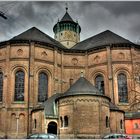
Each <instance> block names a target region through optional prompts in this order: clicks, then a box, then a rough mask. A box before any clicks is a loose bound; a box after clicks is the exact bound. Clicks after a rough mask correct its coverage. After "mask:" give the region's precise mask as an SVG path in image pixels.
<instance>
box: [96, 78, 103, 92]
mask: <svg viewBox="0 0 140 140" xmlns="http://www.w3.org/2000/svg"><path fill="white" fill-rule="evenodd" d="M95 86H96V88H97V89H98V90H99V91H100V92H101V94H104V78H103V76H102V75H97V76H96V78H95Z"/></svg>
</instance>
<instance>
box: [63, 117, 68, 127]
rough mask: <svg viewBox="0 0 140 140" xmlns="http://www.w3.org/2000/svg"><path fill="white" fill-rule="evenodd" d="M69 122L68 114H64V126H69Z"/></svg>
mask: <svg viewBox="0 0 140 140" xmlns="http://www.w3.org/2000/svg"><path fill="white" fill-rule="evenodd" d="M68 124H69V120H68V116H64V127H68Z"/></svg>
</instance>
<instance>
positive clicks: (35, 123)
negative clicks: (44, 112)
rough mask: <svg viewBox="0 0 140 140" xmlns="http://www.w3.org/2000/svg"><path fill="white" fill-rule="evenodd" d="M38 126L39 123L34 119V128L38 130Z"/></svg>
mask: <svg viewBox="0 0 140 140" xmlns="http://www.w3.org/2000/svg"><path fill="white" fill-rule="evenodd" d="M36 126H37V121H36V119H34V128H35V129H36Z"/></svg>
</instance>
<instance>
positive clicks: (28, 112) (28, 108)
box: [27, 41, 31, 137]
mask: <svg viewBox="0 0 140 140" xmlns="http://www.w3.org/2000/svg"><path fill="white" fill-rule="evenodd" d="M30 59H31V41H29V65H28V102H27V137H28V136H29V134H30V65H31V62H30Z"/></svg>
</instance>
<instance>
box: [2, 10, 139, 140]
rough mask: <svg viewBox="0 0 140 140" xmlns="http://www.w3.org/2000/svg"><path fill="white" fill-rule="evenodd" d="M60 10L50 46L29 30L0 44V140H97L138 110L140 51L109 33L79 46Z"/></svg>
mask: <svg viewBox="0 0 140 140" xmlns="http://www.w3.org/2000/svg"><path fill="white" fill-rule="evenodd" d="M67 10H68V9H67V8H66V13H65V15H64V16H63V18H62V19H61V20H60V21H58V22H57V23H56V24H55V25H54V28H53V31H54V38H55V39H53V38H51V37H50V36H48V35H46V34H45V33H43V32H42V31H40V30H39V29H37V28H36V27H33V28H31V29H29V30H27V31H25V32H23V33H21V34H20V35H17V36H15V37H13V38H12V39H10V40H8V41H4V42H1V43H0V136H5V137H8V138H24V137H25V136H27V135H29V134H32V133H37V132H39V133H55V134H57V135H58V136H60V138H100V137H101V136H103V135H105V134H108V133H125V117H127V113H129V114H133V112H138V111H139V109H140V108H139V91H140V86H139V81H140V76H139V69H140V46H139V45H137V44H134V43H132V42H131V41H129V40H127V39H125V38H123V37H121V36H119V35H117V34H115V33H113V32H111V31H109V30H106V31H104V32H102V33H99V34H97V35H95V36H92V37H90V38H88V39H85V40H84V41H81V42H80V32H81V27H80V25H79V23H78V22H74V21H73V19H72V18H71V16H70V15H69V13H68V11H67ZM132 116H133V115H132ZM131 119H132V118H131Z"/></svg>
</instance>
